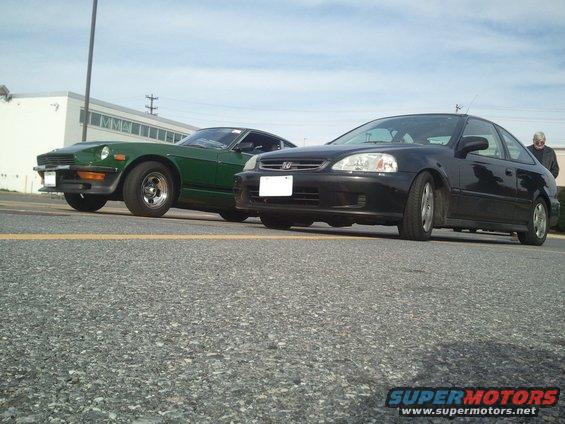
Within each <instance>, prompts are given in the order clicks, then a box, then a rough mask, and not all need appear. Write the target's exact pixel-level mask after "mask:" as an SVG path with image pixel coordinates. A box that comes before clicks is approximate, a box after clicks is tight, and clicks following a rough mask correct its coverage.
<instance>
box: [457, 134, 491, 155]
mask: <svg viewBox="0 0 565 424" xmlns="http://www.w3.org/2000/svg"><path fill="white" fill-rule="evenodd" d="M457 147H458V148H457V152H456V156H457V157H458V158H461V159H464V158H466V157H467V155H468V154H469V153H471V152H476V151H477V150H486V149H488V140H487V139H486V138H484V137H478V136H474V135H472V136H468V137H463V138H462V139H461V141H460V142H459V145H458V146H457Z"/></svg>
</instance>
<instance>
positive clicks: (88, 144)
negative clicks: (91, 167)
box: [49, 141, 171, 154]
mask: <svg viewBox="0 0 565 424" xmlns="http://www.w3.org/2000/svg"><path fill="white" fill-rule="evenodd" d="M120 145H123V146H124V147H126V148H128V149H130V148H132V147H134V148H138V147H143V146H148V145H157V146H163V145H169V146H170V145H171V144H170V143H165V142H157V141H156V142H153V141H133V142H132V141H82V142H79V143H76V144H73V145H71V146H66V147H62V148H60V149H55V150H52V151H51V152H49V153H61V154H72V153H77V152H82V151H83V150H90V149H96V148H97V147H102V146H112V147H114V148H119V147H121V146H120Z"/></svg>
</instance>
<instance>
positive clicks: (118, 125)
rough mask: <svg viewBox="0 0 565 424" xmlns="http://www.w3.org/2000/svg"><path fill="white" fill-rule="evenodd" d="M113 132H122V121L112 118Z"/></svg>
mask: <svg viewBox="0 0 565 424" xmlns="http://www.w3.org/2000/svg"><path fill="white" fill-rule="evenodd" d="M111 129H113V130H115V131H121V130H122V120H121V119H118V118H112V128H111Z"/></svg>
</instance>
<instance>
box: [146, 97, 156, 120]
mask: <svg viewBox="0 0 565 424" xmlns="http://www.w3.org/2000/svg"><path fill="white" fill-rule="evenodd" d="M145 98H146V99H148V100H149V105H145V109H148V110H149V115H155V116H157V114H156V113H153V111H154V110H157V109H159V108H158V107H157V106H153V102H154V101H155V100H159V97H155V96H153V93H151V95H150V96H148V95H145Z"/></svg>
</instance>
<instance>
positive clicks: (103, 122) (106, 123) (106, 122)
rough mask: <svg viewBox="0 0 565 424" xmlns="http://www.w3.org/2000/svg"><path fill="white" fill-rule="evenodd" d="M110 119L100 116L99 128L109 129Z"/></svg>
mask: <svg viewBox="0 0 565 424" xmlns="http://www.w3.org/2000/svg"><path fill="white" fill-rule="evenodd" d="M111 122H112V118H110V117H109V116H106V115H100V126H101V127H102V128H108V129H109V128H110V127H111Z"/></svg>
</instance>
